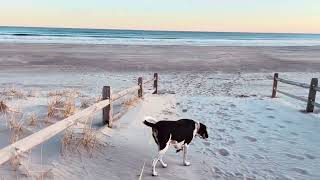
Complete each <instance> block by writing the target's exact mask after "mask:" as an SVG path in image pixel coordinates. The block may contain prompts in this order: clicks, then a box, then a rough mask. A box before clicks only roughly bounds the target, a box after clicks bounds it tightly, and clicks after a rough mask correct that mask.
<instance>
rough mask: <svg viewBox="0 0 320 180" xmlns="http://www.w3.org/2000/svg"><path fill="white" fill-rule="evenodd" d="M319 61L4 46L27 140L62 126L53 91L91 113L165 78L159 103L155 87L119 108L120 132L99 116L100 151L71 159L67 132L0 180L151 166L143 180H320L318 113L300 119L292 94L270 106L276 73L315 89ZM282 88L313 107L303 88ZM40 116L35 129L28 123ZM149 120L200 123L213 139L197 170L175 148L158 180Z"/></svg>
mask: <svg viewBox="0 0 320 180" xmlns="http://www.w3.org/2000/svg"><path fill="white" fill-rule="evenodd" d="M319 57H320V47H317V46H314V47H213V46H211V47H210V46H159V45H152V46H151V45H149V46H137V45H62V44H4V43H2V44H0V86H1V88H2V93H1V97H2V99H4V100H5V101H6V103H7V105H8V106H9V107H11V108H12V109H15V110H19V112H21V113H20V114H19V116H17V119H18V120H19V122H20V121H21V122H24V125H23V126H24V128H25V130H24V131H23V135H22V137H24V136H27V135H29V134H31V133H34V132H36V131H39V130H40V129H42V128H44V127H46V126H48V125H50V124H53V123H55V122H57V121H59V120H61V119H62V117H56V118H54V119H51V120H50V121H49V122H47V111H48V103H49V102H50V100H51V99H52V98H54V96H50V94H52V93H53V92H55V91H61V92H62V91H64V92H67V91H71V92H73V93H75V92H76V93H75V94H76V96H75V107H76V111H78V110H81V108H82V107H81V104H82V102H81V101H82V100H83V99H84V98H85V99H88V101H89V104H93V103H94V102H95V101H96V98H97V97H99V96H100V95H101V89H102V87H103V86H105V85H110V86H111V87H112V88H113V91H114V92H118V91H120V90H123V89H125V88H128V87H130V86H132V85H135V84H137V78H138V77H139V76H142V77H144V78H148V77H151V76H153V73H154V72H158V73H159V76H160V79H159V94H158V95H151V94H148V93H150V92H151V91H152V87H151V86H150V85H149V86H147V87H145V93H147V94H146V95H145V97H144V99H143V100H139V101H137V102H134V103H132V104H131V103H130V105H128V104H129V103H125V102H124V103H119V104H117V105H116V108H115V111H120V110H122V109H120V107H118V106H120V105H122V106H123V105H125V106H126V107H129V106H130V109H128V112H127V113H126V114H125V115H124V116H123V117H122V118H121V119H120V120H119V121H118V122H117V123H116V124H115V127H114V128H113V129H110V128H106V127H102V126H101V113H97V114H95V115H94V116H93V117H90V118H91V119H92V127H93V128H94V129H95V132H96V134H97V141H98V143H97V144H98V146H97V148H94V149H93V151H92V154H91V155H89V154H90V153H87V152H86V151H85V150H84V149H83V148H74V149H73V150H72V148H71V151H67V152H66V153H65V154H64V155H62V154H61V144H62V142H63V139H64V137H65V134H66V132H63V133H60V134H59V135H58V136H55V137H54V138H52V139H50V140H49V141H47V142H46V143H43V144H42V145H39V146H37V147H36V148H35V149H33V150H32V151H31V152H29V153H26V154H25V156H23V157H21V162H23V164H24V166H23V168H22V167H21V168H18V169H15V168H14V167H12V166H11V165H10V164H9V163H6V164H5V165H3V166H1V167H0V179H1V178H2V179H17V178H18V179H32V178H34V179H36V178H39V177H42V176H41V174H42V175H43V174H44V173H45V179H106V177H108V179H139V176H140V173H141V170H142V167H143V164H145V167H144V171H143V172H142V179H161V180H164V179H181V180H182V179H208V180H209V179H210V180H211V179H230V180H233V179H239V180H240V179H314V180H316V179H319V178H320V174H319V169H320V167H319V164H320V153H319V152H320V149H319V147H320V144H319V141H318V139H319V133H318V132H319V131H318V130H319V128H320V121H319V118H320V116H319V112H320V111H319V109H316V110H315V113H310V114H306V113H303V112H301V111H302V110H304V109H305V103H304V102H300V101H297V100H294V99H291V98H289V97H285V96H283V95H279V98H276V99H271V98H270V95H271V89H272V81H271V80H269V79H268V78H269V77H271V76H272V75H273V73H274V72H279V73H280V76H281V77H283V78H287V79H291V80H295V81H298V82H304V83H309V82H310V79H311V78H313V77H315V78H319V77H320V73H319V69H320V59H319ZM279 88H281V89H282V90H285V91H288V92H290V93H292V94H295V95H298V96H304V97H305V96H307V90H305V89H301V88H296V87H293V86H287V85H281V86H280V87H279ZM12 90H14V91H12ZM9 92H11V93H12V92H15V93H13V95H12V94H10V93H9ZM16 92H21V93H22V94H24V95H23V96H21V97H20V96H17V93H16ZM62 98H65V97H64V95H62ZM32 113H36V115H37V119H38V124H37V125H36V126H32V125H31V124H30V123H29V121H30V115H32ZM146 115H152V116H154V117H155V118H157V119H158V120H177V119H179V118H192V119H195V120H197V121H200V122H203V123H205V124H206V125H207V126H208V131H209V137H210V138H209V140H208V141H203V140H201V139H195V140H194V141H193V143H192V144H191V149H190V161H191V163H192V165H191V166H190V167H184V166H183V165H182V154H177V153H175V151H174V150H173V149H170V150H169V152H168V154H167V156H165V161H166V162H167V163H168V168H161V167H160V165H159V166H158V167H157V169H158V171H159V176H158V177H152V176H151V163H152V158H153V157H154V156H155V154H156V151H157V149H156V145H155V143H154V142H153V139H152V136H151V130H150V129H149V128H147V127H145V126H144V125H143V124H142V121H143V117H144V116H146ZM9 119H10V116H8V115H4V114H1V124H0V127H1V131H0V135H1V136H0V147H1V148H3V147H5V146H6V145H8V144H9V143H10V141H9V140H10V135H9V134H10V128H9V127H10V126H9V125H8V121H9ZM84 124H85V123H84ZM82 126H83V124H82V123H80V124H79V125H78V126H77V127H75V129H79V127H82ZM80 129H81V128H80ZM20 138H21V137H20ZM26 172H29V173H30V174H29V175H27V174H28V173H26Z"/></svg>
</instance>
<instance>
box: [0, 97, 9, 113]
mask: <svg viewBox="0 0 320 180" xmlns="http://www.w3.org/2000/svg"><path fill="white" fill-rule="evenodd" d="M8 110H9V108H8V106H7V104H6V103H5V102H4V100H1V101H0V112H1V113H7V112H8Z"/></svg>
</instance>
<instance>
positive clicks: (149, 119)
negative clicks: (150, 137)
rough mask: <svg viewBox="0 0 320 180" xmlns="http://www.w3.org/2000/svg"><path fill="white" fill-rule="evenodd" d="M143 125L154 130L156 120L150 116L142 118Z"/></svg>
mask: <svg viewBox="0 0 320 180" xmlns="http://www.w3.org/2000/svg"><path fill="white" fill-rule="evenodd" d="M143 123H144V124H145V125H147V126H149V127H152V128H155V127H156V123H157V120H156V119H155V118H153V117H151V116H146V117H144V121H143Z"/></svg>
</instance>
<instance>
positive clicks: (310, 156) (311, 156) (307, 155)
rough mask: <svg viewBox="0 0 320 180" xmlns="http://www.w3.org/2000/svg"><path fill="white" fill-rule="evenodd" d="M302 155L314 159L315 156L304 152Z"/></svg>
mask: <svg viewBox="0 0 320 180" xmlns="http://www.w3.org/2000/svg"><path fill="white" fill-rule="evenodd" d="M304 155H305V156H306V157H307V158H309V159H316V157H315V156H313V155H310V154H304Z"/></svg>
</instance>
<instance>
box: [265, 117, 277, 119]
mask: <svg viewBox="0 0 320 180" xmlns="http://www.w3.org/2000/svg"><path fill="white" fill-rule="evenodd" d="M267 118H269V119H274V118H275V117H274V116H267Z"/></svg>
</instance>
